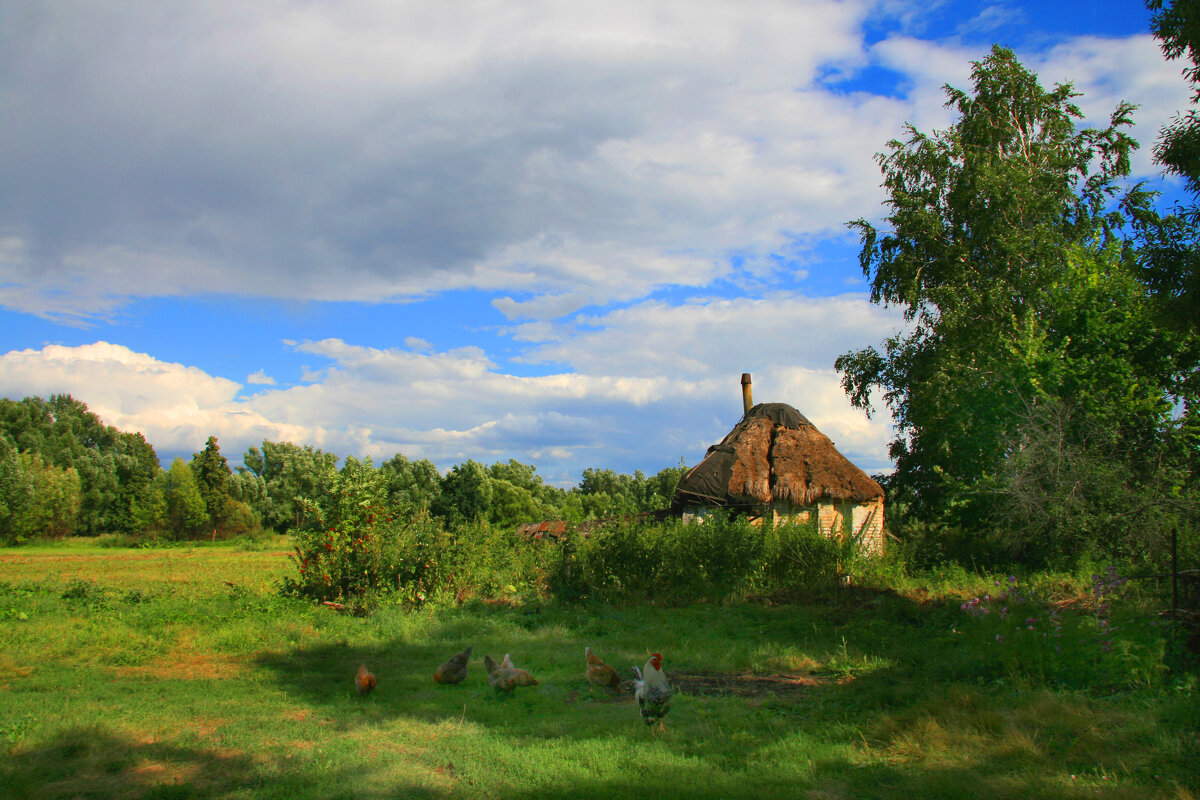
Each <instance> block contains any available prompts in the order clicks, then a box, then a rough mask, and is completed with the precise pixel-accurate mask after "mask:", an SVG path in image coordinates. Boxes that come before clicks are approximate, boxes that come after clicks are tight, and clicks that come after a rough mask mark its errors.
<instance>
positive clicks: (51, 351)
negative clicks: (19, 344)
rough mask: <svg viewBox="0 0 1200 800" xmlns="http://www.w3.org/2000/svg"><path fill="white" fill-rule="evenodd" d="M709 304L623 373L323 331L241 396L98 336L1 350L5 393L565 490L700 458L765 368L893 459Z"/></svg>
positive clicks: (856, 445) (869, 464) (844, 431)
mask: <svg viewBox="0 0 1200 800" xmlns="http://www.w3.org/2000/svg"><path fill="white" fill-rule="evenodd" d="M856 302H857V301H849V303H848V305H847V309H854V308H855V307H856V306H855V303H856ZM800 305H801V304H799V303H797V304H796V306H794V307H793V308H792V309H791V310H795V308H796V307H799V306H800ZM770 310H772V311H778V310H779V307H776V308H773V309H770ZM845 311H846V309H843V312H845ZM707 313H708V318H709V319H710V320H718V321H717V322H713V323H712V324H710V325H709V326H708V328H709V330H708V331H707V332H706V333H704V334H703V335H701V336H699V337H698V338H696V339H694V340H690V341H683V340H680V341H677V342H675V343H674V345H671V344H670V343H669V342H668V341H667V340H666V339H665V338H664V339H663V340H662V345H663V346H665V347H673V348H674V351H675V353H676V354H677V356H678V358H677V359H676V361H677V366H675V367H672V368H666V367H663V368H659V369H655V368H654V367H653V365H649V364H643V365H641V367H640V368H639V369H630V370H625V371H620V370H617V369H614V368H612V367H613V365H611V364H606V363H604V362H594V363H593V362H591V361H587V360H586V359H585V358H583V357H582V355H581V354H580V352H582V351H580V352H575V353H563V354H562V355H561V357H564V358H570V359H576V360H578V361H580V362H581V363H580V364H579V365H578V366H577V367H576V369H575V371H570V372H568V371H564V372H559V373H555V374H551V375H542V376H518V375H513V374H509V373H507V372H505V371H504V370H502V369H500V368H498V367H497V366H496V365H495V364H494V363H493V362H492V361H491V360H490V359H489V358H488V357H487V356H486V354H484V353H483V351H481V350H480V349H478V348H475V347H466V348H459V349H454V350H449V351H443V352H433V351H430V352H415V351H412V350H402V349H380V348H372V347H364V346H360V345H354V344H351V343H347V342H345V341H342V340H340V339H326V340H320V341H312V342H303V343H300V344H298V345H296V347H297V349H299V350H301V351H303V352H306V353H311V354H314V355H320V356H322V357H324V358H327V359H330V360H331V366H329V367H328V368H326V369H325V370H323V371H322V372H321V374H320V376H319V380H316V381H314V382H312V383H308V384H301V385H297V386H291V387H268V388H266V389H264V390H262V391H259V392H256V393H254V394H252V395H248V396H243V395H241V394H239V391H240V389H241V388H242V386H241V385H240V384H238V383H236V382H235V381H231V380H227V379H225V378H221V377H218V376H213V375H209V374H207V373H205V372H204V371H202V370H199V369H197V368H195V367H188V366H185V365H181V364H172V363H167V362H163V361H159V360H157V359H155V358H153V357H151V356H148V355H146V354H143V353H136V352H133V351H132V350H130V349H128V348H125V347H122V346H119V345H111V344H107V343H104V342H98V343H95V344H92V345H85V346H81V347H62V346H48V347H44V348H42V349H41V350H19V351H12V352H9V353H7V354H5V355H4V356H0V391H2V392H3V394H4V395H5V396H8V397H12V398H18V397H23V396H28V395H38V396H49V395H50V394H54V393H70V394H72V395H74V396H75V397H77V398H78V399H82V400H84V401H85V402H87V403H88V405H89V407H90V408H91V409H92V410H93V411H95V412H96V413H97V414H99V415H100V416H101V417H102V418H103V419H104V420H105V421H106V422H108V423H109V424H112V425H116V426H117V427H118V428H121V429H124V430H138V431H141V432H142V433H143V434H145V436H146V438H147V439H148V440H149V441H150V442H151V443H152V444H153V445H154V446H155V447H156V449H158V451H159V452H160V454H189V453H192V452H196V451H198V450H199V449H200V448H201V447H203V444H204V441H205V440H206V439H207V437H208V436H210V435H216V436H217V437H218V439H219V441H220V442H221V446H222V450H223V452H225V453H226V454H227V457H229V458H230V459H231V460H234V461H236V460H238V459H239V458H240V456H241V454H242V453H244V452H245V450H246V449H247V448H248V447H249V446H250V445H253V444H257V443H259V442H261V441H262V440H263V439H270V440H272V441H292V442H296V443H303V444H311V445H313V446H316V447H321V448H324V449H326V450H329V451H331V452H335V453H337V454H339V455H357V456H360V457H361V456H371V457H373V458H375V459H377V460H378V459H383V458H388V457H390V456H391V455H393V454H394V453H396V452H403V453H404V454H405V455H407V456H409V457H410V458H430V459H432V460H433V461H434V462H435V463H437V464H438V465H439V466H440V467H442V468H443V469H445V468H448V467H450V466H452V465H454V464H456V463H461V462H462V461H465V460H466V459H468V458H474V459H476V460H480V461H484V462H487V463H490V462H493V461H496V460H504V459H508V458H517V459H519V460H522V461H525V462H528V463H534V464H536V465H537V466H538V468H539V469H540V470H541V471H542V472H543V474H545V475H547V476H548V477H550V478H551V479H553V480H556V481H559V482H564V483H572V482H575V481H577V480H578V479H579V475H580V474H581V472H582V470H583V469H584V468H585V467H589V466H611V467H614V468H617V469H621V470H624V471H632V470H633V469H645V470H657V469H660V468H662V467H665V466H669V465H672V464H674V463H676V462H677V461H678V459H679V458H681V457H682V458H685V459H687V460H689V461H692V462H694V461H697V460H699V458H700V457H702V456H703V453H704V451H705V449H706V448H707V447H708V445H710V444H712V443H713V442H714V441H716V440H718V439H719V438H720V437H721V436H723V435H724V434H725V433H726V432H727V430H728V428H729V427H731V426H732V425H733V423H734V422H736V420H737V419H738V417H739V416H740V413H741V405H740V404H741V400H740V386H739V384H738V378H739V376H740V374H741V371H742V370H743V369H753V370H761V371H759V372H757V373H756V381H757V386H756V392H757V398H758V399H759V400H760V401H761V400H780V401H784V402H790V403H792V404H793V405H796V406H797V407H799V408H800V409H801V410H802V411H803V412H804V413H805V414H806V415H808V416H809V418H810V419H812V420H813V422H814V423H816V424H817V426H818V427H820V428H821V429H822V430H824V431H825V432H826V433H827V434H828V435H829V436H830V437H832V438H833V439H834V440H835V441H836V442H837V443H838V445H839V446H840V447H841V448H842V449H843V451H844V452H845V453H846V454H847V455H848V456H849V457H850V458H852V459H854V460H856V461H857V462H858V463H860V464H861V465H862V466H863V467H864V468H866V469H871V470H880V469H885V468H886V467H887V456H886V447H885V443H886V440H887V438H888V436H889V435H890V430H889V426H888V425H887V423H886V421H884V420H882V419H880V418H876V419H874V420H867V419H866V418H865V416H863V415H862V414H861V412H858V411H854V410H852V409H851V408H849V405H848V404H847V402H846V400H845V397H844V395H843V394H842V391H841V388H840V385H839V384H838V379H837V375H836V373H834V372H833V370H832V369H831V368H829V366H828V365H826V366H807V365H805V364H804V363H803V361H802V360H798V359H796V358H795V356H796V354H797V352H798V351H796V350H795V349H794V348H793V347H792V344H791V343H788V342H784V341H783V338H785V337H777V338H775V339H771V340H768V341H765V342H759V343H754V346H752V347H749V348H747V349H748V351H749V352H748V353H746V354H744V355H743V356H742V357H738V356H737V355H736V353H735V352H734V351H735V350H736V347H731V348H730V349H729V352H723V351H722V350H721V348H714V347H713V346H712V343H713V342H714V341H715V340H718V339H721V338H723V337H725V336H726V335H727V333H728V330H729V328H728V324H729V323H728V322H724V321H719V320H722V319H727V318H728V317H730V316H732V313H731V312H729V311H728V310H722V309H717V310H710V311H709V312H707ZM835 313H837V312H834V311H832V310H830V309H825V310H824V311H823V312H815V313H814V314H813V316H812V318H811V319H810V321H809V324H811V325H813V326H819V325H821V324H822V323H830V322H831V314H835ZM652 315H653V310H652V309H643V310H642V313H641V315H640V316H639V315H638V314H631V315H630V316H629V317H619V316H614V317H613V318H612V319H610V320H608V321H606V322H605V324H606V325H607V326H609V327H610V328H612V329H613V330H612V333H611V334H610V335H611V336H612V337H614V338H617V339H620V338H624V337H629V336H636V335H638V331H643V332H644V331H646V330H648V328H647V325H648V323H647V320H648V319H649V318H650V317H651V316H652ZM700 315H701V316H702V317H703V315H704V313H703V312H700ZM702 322H703V320H701V322H698V323H697V324H701V323H702ZM880 324H882V323H880ZM639 326H640V327H639ZM785 327H786V326H785ZM867 327H868V328H870V327H871V326H870V325H868V326H867ZM622 328H623V330H619V329H622ZM802 329H804V326H803V325H799V324H797V325H795V326H793V327H792V328H790V329H789V330H794V331H800V330H802ZM748 332H749V333H750V334H751V335H753V333H754V332H755V331H754V330H748ZM693 347H699V348H700V349H701V350H709V351H712V352H713V356H712V358H711V360H710V361H709V362H708V367H707V368H705V367H702V366H699V365H698V363H689V362H688V359H691V362H697V359H699V358H701V356H700V355H699V354H698V353H695V352H691V353H689V354H688V355H686V356H685V355H684V352H685V351H690V350H692V348H693ZM822 347H824V348H825V349H828V347H829V346H828V345H821V346H818V347H816V348H814V350H812V351H810V353H809V357H810V358H813V359H814V360H820V358H822V357H817V356H814V355H813V353H817V352H819V351H820V350H821V348H822ZM660 366H661V365H660Z"/></svg>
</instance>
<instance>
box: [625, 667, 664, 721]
mask: <svg viewBox="0 0 1200 800" xmlns="http://www.w3.org/2000/svg"><path fill="white" fill-rule="evenodd" d="M632 669H633V674H634V675H636V676H637V683H636V684H635V688H634V693H633V696H634V697H635V698H637V703H638V708H639V709H640V710H641V712H642V720H643V721H644V722H645V723H646V724H647V725H653V724H654V723H656V722H657V723H658V726H659V728H660V729H661V728H662V726H663V722H662V720H663V717H665V716H666V715H667V712H668V711H670V710H671V684H669V683H667V676H666V675H664V674H663V671H662V656H661V655H660V654H658V653H651V654H650V660H649V661H647V662H646V666H645V668H644V670H640V669H638V668H637V667H633V668H632Z"/></svg>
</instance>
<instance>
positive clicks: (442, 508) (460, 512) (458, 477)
mask: <svg viewBox="0 0 1200 800" xmlns="http://www.w3.org/2000/svg"><path fill="white" fill-rule="evenodd" d="M493 491H494V489H493V487H492V480H491V478H490V477H488V473H487V468H486V467H484V466H483V464H480V463H479V462H478V461H473V460H468V461H466V462H464V463H462V464H458V465H457V466H454V467H451V468H450V471H449V472H447V473H446V477H444V478H442V492H441V495H440V496H439V498H438V503H437V505H436V506H435V508H434V511H435V513H437V514H439V515H441V516H443V517H445V518H446V520H447V521H448V522H450V523H452V524H454V523H461V522H473V521H477V520H486V519H488V517H489V514H490V511H491V505H492V498H493Z"/></svg>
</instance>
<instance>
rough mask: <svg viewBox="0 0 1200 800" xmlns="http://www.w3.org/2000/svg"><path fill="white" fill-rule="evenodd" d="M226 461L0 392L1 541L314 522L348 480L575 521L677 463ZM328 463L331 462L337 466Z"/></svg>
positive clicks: (378, 492) (644, 488) (356, 486)
mask: <svg viewBox="0 0 1200 800" xmlns="http://www.w3.org/2000/svg"><path fill="white" fill-rule="evenodd" d="M242 461H243V464H242V465H241V466H238V467H237V468H236V469H233V468H231V467H230V466H229V464H228V462H227V460H226V458H225V457H224V456H223V455H222V454H221V449H220V445H219V443H218V440H217V437H215V436H210V437H209V438H208V441H207V443H206V444H205V446H204V449H203V450H202V451H201V452H199V453H196V454H194V455H193V456H192V458H191V460H190V461H185V460H184V459H182V458H176V459H175V460H174V461H173V462H172V463H171V465H170V466H169V467H168V468H166V469H162V468H161V466H160V464H159V460H158V456H157V455H156V454H155V452H154V448H153V446H151V445H150V443H148V442H147V441H146V440H145V437H143V436H142V434H140V433H129V432H124V431H119V430H117V429H116V428H114V427H112V426H110V425H106V424H104V422H103V421H102V420H101V419H100V418H99V417H98V416H97V415H96V414H95V413H93V412H91V411H89V410H88V408H87V405H86V404H85V403H83V402H81V401H79V400H76V399H75V398H73V397H71V396H70V395H54V396H52V397H50V398H49V399H48V400H47V399H42V398H40V397H26V398H24V399H23V400H19V401H18V400H9V399H4V398H0V542H3V543H10V544H11V543H16V542H21V541H25V540H28V539H33V538H38V537H60V536H67V535H85V536H94V535H97V534H101V533H124V534H134V535H141V534H153V535H156V536H162V537H164V538H168V539H189V538H197V537H209V538H212V537H217V536H220V537H227V536H232V535H239V534H244V533H248V532H251V531H255V530H258V529H262V528H265V529H273V530H276V531H279V532H281V533H283V532H288V531H293V532H295V531H303V530H310V529H317V528H320V527H321V526H322V525H323V524H324V522H325V521H326V519H327V518H329V517H330V515H331V513H332V511H331V510H332V509H333V508H335V507H336V505H337V503H338V500H339V497H341V496H343V495H346V494H347V493H348V492H349V491H350V490H351V487H353V493H354V497H356V498H358V500H357V501H356V502H361V501H362V500H363V498H367V499H369V500H370V501H371V503H372V504H374V505H375V506H376V507H378V508H383V509H389V510H390V511H391V512H393V513H405V514H413V513H417V512H424V513H428V514H429V515H431V516H434V517H439V518H441V519H442V520H443V522H444V523H445V524H446V525H448V526H452V525H459V524H462V523H464V522H477V521H482V522H487V523H489V524H491V525H495V526H512V525H517V524H521V523H525V522H534V521H539V520H543V519H565V520H569V521H576V522H579V521H583V520H586V519H597V518H607V517H614V516H623V515H631V514H636V513H638V512H640V511H647V510H652V509H656V508H663V507H666V506H667V505H668V504H669V503H670V500H671V496H672V495H673V494H674V492H675V484H676V483H678V481H679V478H680V477H681V475H682V474H683V473H684V472H685V468H684V467H683V466H682V465H680V466H678V467H667V468H665V469H663V470H661V471H660V472H658V473H657V474H655V475H652V476H649V477H647V476H646V475H644V474H643V473H642V472H641V471H636V472H634V473H633V474H632V475H627V474H620V473H617V472H615V471H613V470H611V469H598V468H589V469H585V470H584V471H583V476H582V480H581V481H580V483H579V485H578V486H576V487H574V488H572V489H569V490H568V489H563V488H560V487H556V486H550V485H548V484H546V483H545V482H544V481H543V479H542V476H541V475H539V474H537V468H536V467H534V466H532V465H530V464H522V463H520V462H519V461H516V460H514V459H509V460H508V461H501V462H497V463H495V464H492V465H490V466H485V465H483V464H481V463H479V462H477V461H473V460H471V461H466V462H464V463H462V464H458V465H456V466H454V467H452V468H451V469H450V470H449V471H448V472H447V473H446V474H444V475H443V474H441V473H440V472H439V470H438V469H437V467H436V466H435V465H434V464H433V462H432V461H429V460H428V459H420V460H415V461H410V460H409V459H408V458H406V457H405V456H404V455H403V454H402V453H397V454H396V455H394V456H393V457H392V458H390V459H388V460H386V461H384V462H382V463H381V464H379V465H378V466H375V465H374V464H373V463H372V461H371V459H369V458H367V459H362V460H360V459H358V458H355V457H354V456H348V457H346V458H345V459H344V460H342V459H339V457H338V456H337V455H336V454H334V453H327V452H324V451H322V450H319V449H315V448H313V447H311V446H308V445H296V444H293V443H291V442H270V441H264V442H263V443H262V446H261V447H258V446H252V447H250V448H249V449H248V450H247V451H246V453H245V455H244V457H243V459H242ZM339 461H341V465H340V466H339Z"/></svg>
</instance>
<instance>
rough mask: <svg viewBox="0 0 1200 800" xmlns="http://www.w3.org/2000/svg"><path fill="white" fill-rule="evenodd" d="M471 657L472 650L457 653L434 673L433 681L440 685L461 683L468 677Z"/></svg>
mask: <svg viewBox="0 0 1200 800" xmlns="http://www.w3.org/2000/svg"><path fill="white" fill-rule="evenodd" d="M470 657H471V648H469V647H468V648H467V649H466V650H463V651H462V652H461V653H456V654H454V655H453V656H451V657H450V660H449V661H447V662H446V663H444V664H442V665H441V666H440V667H438V668H437V669H436V670H434V671H433V679H434V680H435V681H437V682H438V683H461V682H462V680H463V678H465V677H467V660H468V659H469V658H470Z"/></svg>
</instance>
